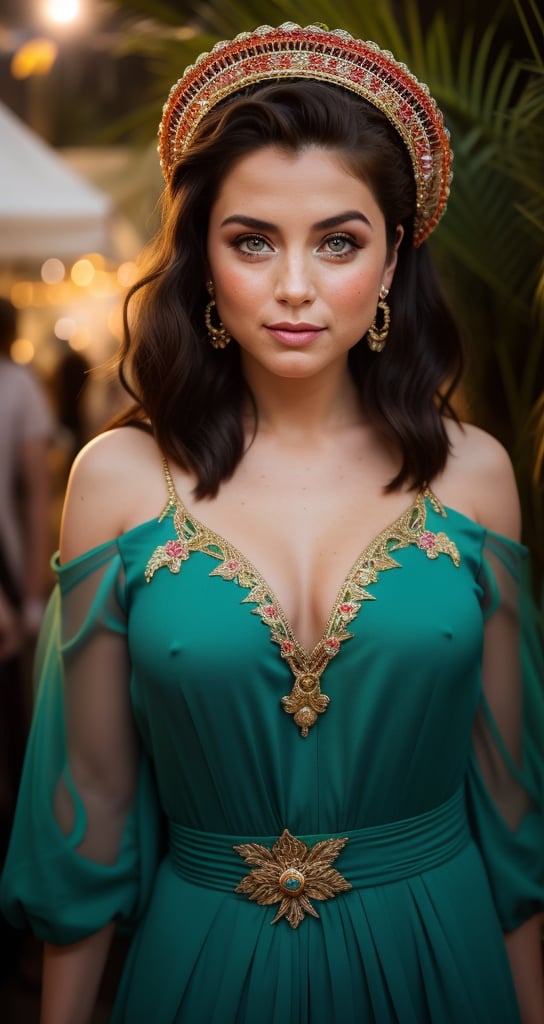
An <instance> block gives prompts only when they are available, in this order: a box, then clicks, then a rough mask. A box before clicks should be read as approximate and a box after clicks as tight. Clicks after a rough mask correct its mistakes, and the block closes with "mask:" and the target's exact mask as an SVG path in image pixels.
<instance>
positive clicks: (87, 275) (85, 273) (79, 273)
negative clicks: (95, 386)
mask: <svg viewBox="0 0 544 1024" xmlns="http://www.w3.org/2000/svg"><path fill="white" fill-rule="evenodd" d="M95 274H96V268H95V266H94V263H92V262H91V260H89V259H86V258H84V259H82V260H77V262H76V263H74V265H73V267H72V269H71V271H70V277H71V278H72V281H73V282H74V284H77V285H78V286H79V288H86V287H87V286H88V285H90V283H91V281H92V280H93V278H94V276H95Z"/></svg>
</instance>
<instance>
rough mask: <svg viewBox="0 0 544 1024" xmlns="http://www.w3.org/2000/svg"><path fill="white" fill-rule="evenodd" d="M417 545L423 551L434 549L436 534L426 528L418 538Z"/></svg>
mask: <svg viewBox="0 0 544 1024" xmlns="http://www.w3.org/2000/svg"><path fill="white" fill-rule="evenodd" d="M417 546H418V548H421V550H422V551H432V549H433V548H435V547H436V535H435V534H434V533H431V532H430V530H424V531H423V533H422V534H421V536H420V537H418V539H417Z"/></svg>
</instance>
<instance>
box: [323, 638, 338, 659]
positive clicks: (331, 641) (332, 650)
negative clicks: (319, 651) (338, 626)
mask: <svg viewBox="0 0 544 1024" xmlns="http://www.w3.org/2000/svg"><path fill="white" fill-rule="evenodd" d="M325 650H326V651H327V654H329V655H330V656H331V657H332V655H333V654H336V652H337V651H339V650H340V641H339V640H338V639H337V637H335V636H329V637H328V638H327V640H326V641H325Z"/></svg>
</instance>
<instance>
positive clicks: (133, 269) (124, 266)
mask: <svg viewBox="0 0 544 1024" xmlns="http://www.w3.org/2000/svg"><path fill="white" fill-rule="evenodd" d="M137 275H138V267H137V265H136V263H134V262H132V261H128V262H127V263H121V266H120V267H119V269H118V271H117V280H118V281H119V284H120V285H121V287H122V288H130V286H131V285H132V284H134V282H135V280H136V277H137Z"/></svg>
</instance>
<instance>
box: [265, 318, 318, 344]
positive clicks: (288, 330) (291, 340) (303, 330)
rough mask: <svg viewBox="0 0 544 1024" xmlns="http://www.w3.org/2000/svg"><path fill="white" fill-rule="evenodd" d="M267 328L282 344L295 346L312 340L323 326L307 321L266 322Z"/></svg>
mask: <svg viewBox="0 0 544 1024" xmlns="http://www.w3.org/2000/svg"><path fill="white" fill-rule="evenodd" d="M267 330H268V331H270V334H272V335H273V337H274V338H276V339H277V341H281V343H282V344H283V345H292V346H293V347H294V348H297V347H300V346H302V345H308V344H309V343H310V342H312V341H314V340H315V338H317V336H318V334H321V331H322V330H323V327H318V326H317V325H316V324H307V323H297V324H291V323H280V324H267Z"/></svg>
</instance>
